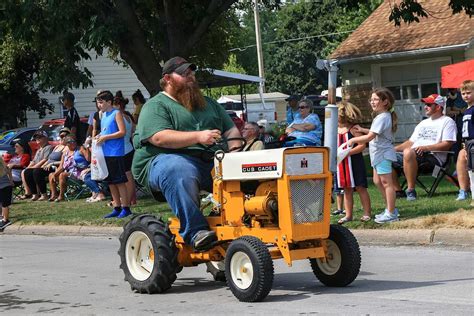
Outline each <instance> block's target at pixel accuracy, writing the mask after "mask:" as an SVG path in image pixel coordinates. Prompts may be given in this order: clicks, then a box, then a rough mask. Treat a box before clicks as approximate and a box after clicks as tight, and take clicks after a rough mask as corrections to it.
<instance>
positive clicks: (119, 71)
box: [27, 52, 149, 127]
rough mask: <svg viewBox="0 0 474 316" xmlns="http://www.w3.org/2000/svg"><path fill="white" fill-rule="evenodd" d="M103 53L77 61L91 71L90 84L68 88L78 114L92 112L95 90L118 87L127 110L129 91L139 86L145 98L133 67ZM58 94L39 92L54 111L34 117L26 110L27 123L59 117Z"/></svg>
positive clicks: (142, 87)
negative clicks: (40, 116)
mask: <svg viewBox="0 0 474 316" xmlns="http://www.w3.org/2000/svg"><path fill="white" fill-rule="evenodd" d="M106 54H107V53H106V52H105V53H104V55H103V56H98V55H97V54H96V53H94V52H91V53H90V55H91V57H92V59H91V60H84V61H83V62H82V63H81V64H80V67H83V68H84V67H87V69H89V70H90V71H91V72H92V74H93V77H92V82H93V84H94V86H93V87H88V88H85V89H72V90H69V91H70V92H72V93H73V94H74V96H75V98H76V100H75V107H76V109H77V111H78V113H79V115H80V116H89V114H90V113H92V112H94V111H95V103H93V102H92V101H93V100H94V97H95V95H96V93H97V90H99V89H100V90H110V91H111V92H112V93H113V94H115V92H116V91H117V90H122V92H123V95H124V97H125V98H128V99H129V103H128V105H127V108H128V110H129V111H130V112H133V109H134V105H133V101H132V94H133V93H134V92H135V91H136V90H137V89H140V91H141V92H142V93H143V95H144V96H145V98H148V97H149V94H148V92H147V90H146V89H145V87H144V86H143V85H142V83H141V82H140V81H139V80H138V79H137V76H136V75H135V73H134V72H133V70H132V69H130V68H125V67H123V66H122V65H119V64H116V63H114V61H112V60H111V59H109V58H108V57H106ZM61 96H62V94H52V93H47V94H44V95H41V97H43V98H46V99H48V100H49V102H50V103H51V104H53V105H54V112H53V113H52V114H48V115H47V116H46V117H44V118H42V119H40V118H38V113H36V112H33V111H29V112H28V113H27V126H28V127H34V126H40V125H41V124H42V122H44V121H46V120H48V119H53V118H61V117H63V113H62V105H61V104H60V102H59V98H60V97H61Z"/></svg>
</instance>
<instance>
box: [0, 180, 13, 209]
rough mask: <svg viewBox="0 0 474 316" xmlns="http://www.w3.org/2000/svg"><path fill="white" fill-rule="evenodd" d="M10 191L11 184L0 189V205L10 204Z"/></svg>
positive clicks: (11, 189)
mask: <svg viewBox="0 0 474 316" xmlns="http://www.w3.org/2000/svg"><path fill="white" fill-rule="evenodd" d="M12 192H13V187H12V186H11V185H9V186H7V187H4V188H2V189H0V203H1V204H2V207H9V206H10V205H12Z"/></svg>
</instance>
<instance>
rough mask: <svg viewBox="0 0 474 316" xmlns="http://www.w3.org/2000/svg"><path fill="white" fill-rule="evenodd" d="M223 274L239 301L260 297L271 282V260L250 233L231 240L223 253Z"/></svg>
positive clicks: (267, 291) (258, 240)
mask: <svg viewBox="0 0 474 316" xmlns="http://www.w3.org/2000/svg"><path fill="white" fill-rule="evenodd" d="M225 277H226V280H227V285H228V286H229V288H230V290H231V291H232V293H233V294H234V296H235V297H237V299H239V301H242V302H257V301H261V300H263V299H264V298H265V297H266V296H267V295H268V293H269V292H270V290H271V288H272V284H273V261H272V257H271V256H270V252H269V251H268V248H267V246H266V245H265V244H264V243H263V242H262V241H260V239H258V238H256V237H253V236H243V237H240V238H238V239H236V240H234V241H233V242H231V243H230V246H229V248H228V249H227V251H226V255H225Z"/></svg>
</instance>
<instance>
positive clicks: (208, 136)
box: [198, 129, 222, 146]
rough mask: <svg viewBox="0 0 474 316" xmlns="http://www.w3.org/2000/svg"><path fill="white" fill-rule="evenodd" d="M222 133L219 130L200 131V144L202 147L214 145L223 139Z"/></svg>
mask: <svg viewBox="0 0 474 316" xmlns="http://www.w3.org/2000/svg"><path fill="white" fill-rule="evenodd" d="M221 137H222V136H221V131H220V130H218V129H213V130H204V131H200V132H199V134H198V142H199V144H202V145H207V146H210V145H213V144H216V143H217V142H218V141H219V140H220V139H221Z"/></svg>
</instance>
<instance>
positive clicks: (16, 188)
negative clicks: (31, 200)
mask: <svg viewBox="0 0 474 316" xmlns="http://www.w3.org/2000/svg"><path fill="white" fill-rule="evenodd" d="M24 194H25V188H24V187H23V182H21V181H14V182H13V191H12V195H13V198H14V199H19V197H20V196H22V195H24Z"/></svg>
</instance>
